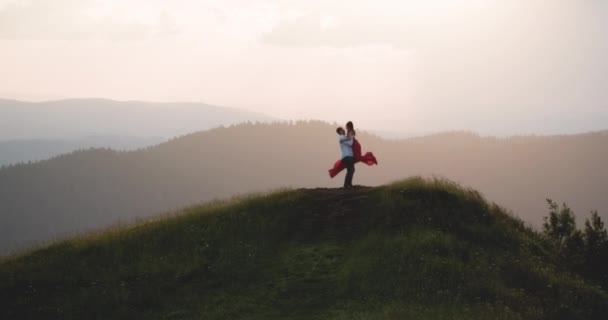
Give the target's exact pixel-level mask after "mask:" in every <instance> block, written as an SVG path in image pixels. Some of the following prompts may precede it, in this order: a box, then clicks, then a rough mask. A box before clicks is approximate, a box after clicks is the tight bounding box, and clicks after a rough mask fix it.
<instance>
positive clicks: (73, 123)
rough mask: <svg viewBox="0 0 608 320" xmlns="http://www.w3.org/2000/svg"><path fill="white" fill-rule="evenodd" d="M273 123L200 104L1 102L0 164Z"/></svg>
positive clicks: (262, 117)
mask: <svg viewBox="0 0 608 320" xmlns="http://www.w3.org/2000/svg"><path fill="white" fill-rule="evenodd" d="M274 120H276V118H272V117H270V116H266V115H263V114H259V113H254V112H249V111H245V110H239V109H233V108H226V107H218V106H212V105H208V104H203V103H150V102H138V101H112V100H105V99H70V100H58V101H49V102H36V103H34V102H22V101H16V100H6V99H0V166H1V165H8V164H14V163H19V162H28V161H39V160H43V159H48V158H50V157H53V156H57V155H60V154H62V153H67V152H71V151H74V150H78V149H87V148H92V147H96V148H99V147H106V148H112V149H117V150H133V149H138V148H142V147H147V146H150V145H153V144H158V143H160V142H162V141H165V140H167V139H170V138H173V137H176V136H180V135H184V134H188V133H191V132H195V131H201V130H207V129H211V128H214V127H218V126H222V125H224V126H225V125H233V124H238V123H242V122H246V121H253V122H256V121H262V122H267V121H274Z"/></svg>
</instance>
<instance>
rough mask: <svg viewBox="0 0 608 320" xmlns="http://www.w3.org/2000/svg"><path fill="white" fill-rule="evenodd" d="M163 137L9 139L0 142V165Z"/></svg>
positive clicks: (148, 142)
mask: <svg viewBox="0 0 608 320" xmlns="http://www.w3.org/2000/svg"><path fill="white" fill-rule="evenodd" d="M164 140H165V139H163V138H140V137H122V136H95V137H86V138H82V139H71V140H45V139H33V140H10V141H1V142H0V166H4V165H9V164H16V163H21V162H28V161H40V160H46V159H49V158H52V157H55V156H58V155H61V154H64V153H70V152H72V151H75V150H79V149H89V148H111V149H114V150H136V149H140V148H143V147H148V146H153V145H156V144H159V143H161V142H163V141H164Z"/></svg>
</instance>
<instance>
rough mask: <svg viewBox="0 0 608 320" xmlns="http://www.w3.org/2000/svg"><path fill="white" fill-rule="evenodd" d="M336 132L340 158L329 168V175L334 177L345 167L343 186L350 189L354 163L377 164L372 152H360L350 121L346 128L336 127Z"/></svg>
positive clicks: (353, 127) (359, 145)
mask: <svg viewBox="0 0 608 320" xmlns="http://www.w3.org/2000/svg"><path fill="white" fill-rule="evenodd" d="M336 133H337V134H338V142H339V144H340V151H341V153H342V158H341V159H340V160H338V161H336V163H335V164H334V167H333V168H331V169H329V176H330V177H331V178H333V177H335V176H336V175H337V174H338V173H340V171H342V170H344V169H346V177H344V188H345V189H350V188H352V187H353V176H354V174H355V163H357V162H363V163H365V164H367V165H368V166H371V165H374V164H378V161H376V157H375V156H374V154H373V153H371V152H367V153H365V154H362V152H361V144H359V141H357V139H356V138H355V136H356V135H357V134H356V132H355V126H354V125H353V123H352V122H351V121H349V122H347V123H346V130H344V128H342V127H339V128H337V129H336Z"/></svg>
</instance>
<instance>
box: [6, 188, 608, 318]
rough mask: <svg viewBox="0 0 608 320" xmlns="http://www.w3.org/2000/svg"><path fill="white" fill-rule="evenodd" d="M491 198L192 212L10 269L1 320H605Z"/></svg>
mask: <svg viewBox="0 0 608 320" xmlns="http://www.w3.org/2000/svg"><path fill="white" fill-rule="evenodd" d="M558 261H559V259H558V257H557V252H556V250H555V249H554V246H552V245H551V244H550V242H549V241H547V240H546V237H543V236H542V235H541V234H539V233H536V232H534V231H532V230H530V229H529V228H527V227H525V226H524V224H523V223H522V222H521V221H519V220H517V219H515V218H513V217H511V216H510V215H509V214H507V213H505V211H504V210H502V209H501V208H499V207H497V206H496V205H492V204H488V203H487V202H486V201H485V200H484V199H483V198H482V196H480V194H479V193H477V192H476V191H473V190H467V189H463V188H461V187H459V186H457V185H455V184H453V183H450V182H445V181H428V180H423V179H419V178H414V179H409V180H406V181H403V182H399V183H395V184H392V185H388V186H383V187H377V188H364V187H361V188H358V189H355V190H349V191H344V190H337V189H310V190H293V191H283V192H279V193H275V194H272V195H268V196H259V197H249V198H246V199H243V200H237V201H234V202H231V203H227V204H212V205H208V206H204V207H194V208H191V209H188V210H185V211H184V212H183V213H181V214H179V215H177V216H175V217H168V218H165V219H159V220H156V221H149V222H146V223H143V224H140V225H137V226H133V227H130V228H125V229H121V230H111V231H108V232H105V233H101V234H97V235H90V236H86V237H83V238H79V239H73V240H69V241H64V242H59V243H56V244H53V245H51V246H48V247H46V248H42V249H37V250H34V251H32V252H29V253H26V254H23V255H21V256H16V257H10V258H7V259H5V260H4V261H3V262H2V263H1V264H0V303H1V304H2V306H1V307H0V318H2V319H604V318H605V315H606V314H607V313H608V294H607V293H606V292H605V291H603V290H602V289H601V288H599V287H597V286H596V285H595V284H594V283H592V282H586V281H585V280H583V278H581V277H580V276H578V275H576V274H574V273H571V272H568V271H567V270H565V269H564V268H562V266H561V265H560V264H559V263H558Z"/></svg>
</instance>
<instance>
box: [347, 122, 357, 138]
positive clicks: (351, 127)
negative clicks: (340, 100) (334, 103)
mask: <svg viewBox="0 0 608 320" xmlns="http://www.w3.org/2000/svg"><path fill="white" fill-rule="evenodd" d="M346 130H347V131H348V132H352V133H353V136H355V135H357V133H356V132H355V125H354V124H353V122H352V121H349V122H347V123H346Z"/></svg>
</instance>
